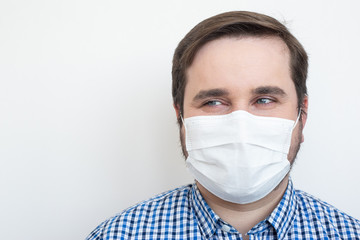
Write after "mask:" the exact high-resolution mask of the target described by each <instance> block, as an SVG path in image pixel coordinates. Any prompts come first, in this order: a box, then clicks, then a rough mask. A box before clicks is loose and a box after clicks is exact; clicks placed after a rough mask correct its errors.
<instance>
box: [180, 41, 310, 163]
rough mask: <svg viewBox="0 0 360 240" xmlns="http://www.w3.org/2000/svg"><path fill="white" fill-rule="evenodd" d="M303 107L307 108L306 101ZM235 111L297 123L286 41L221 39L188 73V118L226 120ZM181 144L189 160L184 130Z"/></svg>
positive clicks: (295, 144) (296, 136)
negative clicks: (210, 117)
mask: <svg viewBox="0 0 360 240" xmlns="http://www.w3.org/2000/svg"><path fill="white" fill-rule="evenodd" d="M304 104H305V107H307V99H305V100H304ZM236 110H244V111H247V112H249V113H251V114H254V115H258V116H268V117H279V118H285V119H291V120H296V118H297V116H298V114H299V112H298V109H297V95H296V90H295V85H294V83H293V81H292V79H291V75H290V67H289V50H288V48H287V46H286V44H285V43H284V42H283V41H282V40H280V39H278V38H275V37H268V38H256V37H245V38H235V37H231V38H220V39H217V40H214V41H211V42H209V43H207V44H206V45H205V46H203V47H202V48H201V49H200V50H199V51H198V53H197V54H196V56H195V58H194V61H193V63H192V65H191V66H190V67H189V68H188V69H187V84H186V87H185V95H184V112H183V115H184V116H183V117H184V118H188V117H193V116H200V115H224V114H229V113H231V112H233V111H236ZM303 110H305V111H306V109H303ZM302 121H303V122H302V123H300V124H298V125H297V126H296V128H295V129H294V132H293V136H292V142H291V148H290V151H289V154H288V159H289V160H290V162H293V160H294V158H295V156H296V153H297V151H298V149H299V146H300V142H301V141H302V126H303V125H304V124H305V121H306V118H305V117H303V118H302ZM181 143H182V147H183V151H184V153H185V155H186V156H187V154H186V149H185V143H184V131H183V129H182V130H181Z"/></svg>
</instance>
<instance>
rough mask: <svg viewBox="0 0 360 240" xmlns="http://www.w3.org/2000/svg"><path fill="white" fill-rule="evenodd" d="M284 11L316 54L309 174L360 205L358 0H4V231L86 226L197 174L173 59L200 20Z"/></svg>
mask: <svg viewBox="0 0 360 240" xmlns="http://www.w3.org/2000/svg"><path fill="white" fill-rule="evenodd" d="M229 10H252V11H258V12H261V13H265V14H269V15H271V16H274V17H276V18H278V19H280V20H281V21H283V20H286V22H287V26H288V27H289V28H290V30H291V31H292V32H293V34H294V35H295V36H296V37H298V39H299V40H300V42H302V44H303V45H304V47H305V49H306V50H307V51H308V53H309V57H310V72H309V79H308V88H309V95H310V101H309V107H310V109H309V118H308V122H307V125H306V129H305V143H304V144H303V146H302V149H301V153H300V155H299V158H298V159H297V164H296V166H295V169H294V171H293V174H292V175H293V180H294V183H295V186H296V187H297V188H300V189H303V190H306V191H308V192H309V193H311V194H314V195H316V196H318V197H320V198H321V199H323V200H325V201H327V202H329V203H331V204H333V205H335V206H336V207H338V208H340V209H341V210H343V211H345V212H346V213H348V214H350V215H352V216H354V217H356V218H360V206H359V197H360V190H359V183H360V181H359V179H360V177H359V167H360V163H359V162H360V159H359V156H360V147H359V140H358V137H359V133H360V126H359V123H360V103H359V102H360V101H359V99H360V98H359V87H360V83H359V82H360V78H359V66H360V61H359V54H360V44H359V43H360V27H359V22H360V15H359V14H358V10H359V6H358V3H357V1H341V2H340V1H335V0H327V1H289V0H283V1H268V0H264V1H254V0H251V1H250V0H249V1H240V0H238V1H209V0H206V1H205V0H204V1H194V0H191V1H190V0H181V1H180V0H178V1H171V0H167V1H165V0H164V1H145V0H144V1H131V2H130V1H129V2H127V1H119V0H117V1H115V0H102V1H94V0H93V1H89V0H61V1H60V0H58V1H55V0H52V1H48V0H43V1H41V0H34V1H27V0H22V1H20V0H12V1H6V0H1V1H0V229H1V239H7V240H18V239H37V240H38V239H52V240H57V239H59V240H60V239H83V238H85V237H86V236H87V235H88V234H89V233H90V231H91V230H92V229H94V228H95V227H96V226H97V225H98V224H100V222H102V221H103V220H105V219H106V218H108V217H110V216H112V215H114V214H115V213H117V212H120V211H121V210H122V209H124V208H126V207H128V206H130V205H132V204H135V203H136V202H139V201H141V200H144V199H146V198H149V197H151V196H153V195H155V194H157V193H160V192H162V191H165V190H168V189H171V188H174V187H177V186H180V185H183V184H187V183H191V182H192V181H193V180H192V178H191V177H190V175H189V174H188V173H187V171H186V169H185V165H184V160H183V159H182V156H181V151H180V148H179V141H178V130H177V125H176V118H175V113H174V111H173V109H172V99H171V74H170V72H171V60H172V54H173V51H174V49H175V47H176V46H177V44H178V42H179V41H180V40H181V38H182V37H183V36H184V35H185V34H186V33H187V32H188V31H189V30H190V29H191V28H192V27H193V26H194V25H195V24H197V23H198V22H200V21H201V20H203V19H205V18H207V17H210V16H212V15H215V14H218V13H220V12H224V11H229Z"/></svg>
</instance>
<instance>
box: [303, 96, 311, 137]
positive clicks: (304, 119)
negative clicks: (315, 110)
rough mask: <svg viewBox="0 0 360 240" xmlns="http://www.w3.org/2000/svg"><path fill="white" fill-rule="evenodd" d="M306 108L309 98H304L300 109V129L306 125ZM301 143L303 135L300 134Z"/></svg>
mask: <svg viewBox="0 0 360 240" xmlns="http://www.w3.org/2000/svg"><path fill="white" fill-rule="evenodd" d="M308 106H309V97H308V96H305V97H304V99H303V102H302V107H301V111H302V112H301V124H302V129H304V127H305V124H306V120H307V114H308ZM301 142H304V133H303V132H302V133H301Z"/></svg>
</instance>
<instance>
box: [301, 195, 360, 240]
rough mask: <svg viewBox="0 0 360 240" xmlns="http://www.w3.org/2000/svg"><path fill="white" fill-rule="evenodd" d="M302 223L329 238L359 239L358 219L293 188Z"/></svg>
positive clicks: (359, 224) (359, 226)
mask: <svg viewBox="0 0 360 240" xmlns="http://www.w3.org/2000/svg"><path fill="white" fill-rule="evenodd" d="M295 194H296V198H297V205H298V211H299V212H298V213H297V218H298V219H300V221H301V222H302V224H303V225H304V224H305V225H307V226H309V228H311V229H316V232H317V234H318V235H319V236H326V237H328V238H329V239H339V238H341V239H360V238H359V236H360V221H359V220H357V219H355V218H353V217H351V216H349V215H347V214H346V213H344V212H342V211H340V210H339V209H337V208H335V207H334V206H332V205H330V204H328V203H326V202H324V201H322V200H320V199H318V198H316V197H314V196H312V195H311V194H308V193H306V192H303V191H301V190H295Z"/></svg>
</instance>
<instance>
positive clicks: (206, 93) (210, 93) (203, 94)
mask: <svg viewBox="0 0 360 240" xmlns="http://www.w3.org/2000/svg"><path fill="white" fill-rule="evenodd" d="M228 95H229V91H228V90H226V89H223V88H214V89H209V90H201V91H200V92H198V94H196V95H195V97H194V98H193V101H199V100H203V99H205V98H209V97H223V96H228Z"/></svg>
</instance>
